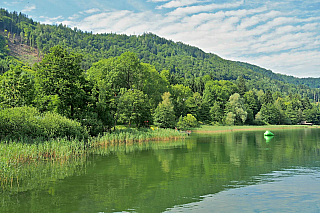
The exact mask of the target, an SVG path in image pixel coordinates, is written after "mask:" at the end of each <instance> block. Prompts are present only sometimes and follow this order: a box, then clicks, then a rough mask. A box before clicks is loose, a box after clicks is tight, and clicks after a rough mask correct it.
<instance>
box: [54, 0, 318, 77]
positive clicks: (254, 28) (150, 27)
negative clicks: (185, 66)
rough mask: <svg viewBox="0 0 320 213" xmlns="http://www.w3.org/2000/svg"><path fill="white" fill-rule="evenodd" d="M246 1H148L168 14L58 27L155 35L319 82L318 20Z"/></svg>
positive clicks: (86, 16) (99, 14)
mask: <svg viewBox="0 0 320 213" xmlns="http://www.w3.org/2000/svg"><path fill="white" fill-rule="evenodd" d="M247 1H249V0H246V2H244V1H237V2H233V3H232V2H231V3H230V2H227V3H222V4H208V2H206V3H205V2H204V1H201V2H200V0H186V1H178V0H171V1H164V0H163V1H162V0H150V2H154V3H159V2H166V3H165V4H163V5H162V6H161V8H166V9H168V10H169V12H166V13H161V12H159V13H157V11H159V10H150V11H143V12H133V11H130V10H113V11H98V10H94V9H92V10H91V11H90V12H92V13H90V12H88V13H82V14H76V15H75V16H70V17H69V18H68V19H67V20H63V21H60V19H59V20H57V21H60V22H62V23H63V24H66V25H68V26H70V27H74V26H76V27H78V28H79V29H82V30H84V31H93V32H94V33H104V32H111V31H112V32H116V33H120V34H121V33H125V34H128V35H130V34H142V33H144V32H153V33H156V34H158V35H160V36H163V37H166V38H168V39H172V40H174V41H182V42H184V43H187V44H191V45H194V46H197V47H200V48H201V49H203V50H204V51H206V52H213V53H216V54H218V55H220V56H222V57H223V58H227V59H231V60H241V61H246V62H249V63H254V64H257V65H260V66H263V67H265V68H268V69H272V70H274V71H276V72H282V73H285V74H291V75H296V76H302V75H305V74H308V76H314V77H320V72H319V67H320V64H319V63H320V30H319V29H320V14H319V15H313V16H309V15H308V13H307V12H305V11H303V10H300V8H295V9H294V10H291V11H290V12H288V11H287V10H286V9H282V7H284V6H285V4H284V5H283V4H278V3H272V1H268V2H267V3H263V2H262V1H261V2H260V3H259V4H255V3H254V2H253V1H252V4H250V7H248V6H246V4H247ZM192 4H195V5H192ZM88 11H89V10H88ZM164 11H167V10H164ZM56 18H59V17H56ZM48 21H54V20H53V19H51V20H48ZM302 70H303V72H302ZM307 71H308V72H307ZM295 72H297V73H295Z"/></svg>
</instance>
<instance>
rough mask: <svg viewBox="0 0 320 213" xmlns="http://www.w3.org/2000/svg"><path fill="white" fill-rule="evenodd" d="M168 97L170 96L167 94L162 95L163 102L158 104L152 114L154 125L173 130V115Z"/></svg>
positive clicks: (172, 108)
mask: <svg viewBox="0 0 320 213" xmlns="http://www.w3.org/2000/svg"><path fill="white" fill-rule="evenodd" d="M170 96H171V94H170V93H169V92H165V93H164V94H163V95H162V100H163V101H162V102H161V103H159V105H158V107H157V108H156V110H155V112H154V114H153V121H154V124H155V125H156V126H158V127H163V128H173V127H174V126H175V123H176V120H175V113H174V107H173V104H172V102H171V100H170Z"/></svg>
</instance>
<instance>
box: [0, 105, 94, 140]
mask: <svg viewBox="0 0 320 213" xmlns="http://www.w3.org/2000/svg"><path fill="white" fill-rule="evenodd" d="M4 137H6V138H14V139H18V138H25V137H27V138H38V137H43V138H58V137H68V138H87V137H88V132H87V131H86V129H85V128H83V127H82V126H81V124H80V123H79V122H76V121H74V120H70V119H68V118H66V117H64V116H62V115H59V114H57V113H53V112H45V113H40V112H39V111H38V110H37V109H36V108H33V107H15V108H8V109H2V110H0V138H4Z"/></svg>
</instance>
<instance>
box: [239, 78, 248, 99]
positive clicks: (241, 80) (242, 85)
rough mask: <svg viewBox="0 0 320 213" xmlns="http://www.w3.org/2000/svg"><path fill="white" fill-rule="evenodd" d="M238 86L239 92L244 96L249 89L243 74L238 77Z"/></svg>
mask: <svg viewBox="0 0 320 213" xmlns="http://www.w3.org/2000/svg"><path fill="white" fill-rule="evenodd" d="M237 87H238V91H239V94H240V95H241V97H242V96H243V95H244V94H245V93H246V91H247V86H246V82H245V80H244V78H243V76H240V77H238V79H237Z"/></svg>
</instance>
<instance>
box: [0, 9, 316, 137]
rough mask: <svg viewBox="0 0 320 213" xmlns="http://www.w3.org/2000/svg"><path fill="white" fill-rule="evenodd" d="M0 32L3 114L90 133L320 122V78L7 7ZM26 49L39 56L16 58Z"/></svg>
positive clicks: (0, 17) (0, 19)
mask: <svg viewBox="0 0 320 213" xmlns="http://www.w3.org/2000/svg"><path fill="white" fill-rule="evenodd" d="M0 32H1V33H0V74H1V75H0V85H1V87H0V109H1V110H4V109H8V108H14V107H25V106H28V107H34V108H35V109H36V110H38V111H39V112H41V113H43V112H54V113H58V114H60V115H63V116H65V117H67V118H70V119H72V120H77V121H79V122H80V123H81V124H82V125H83V126H86V127H87V128H88V129H89V131H90V133H91V135H97V134H99V133H101V132H103V131H106V130H110V129H112V128H113V127H115V126H116V125H117V124H128V125H134V126H137V127H143V126H149V125H151V124H154V125H156V126H159V127H169V128H174V127H175V126H178V127H179V128H182V129H186V128H189V127H191V126H196V125H197V124H198V122H200V123H206V124H219V125H220V124H226V125H243V124H250V125H254V124H297V123H299V122H301V121H304V120H306V121H309V122H313V123H320V110H319V107H318V105H317V102H318V99H319V89H317V88H318V87H320V79H318V78H306V79H301V78H295V77H292V76H285V75H280V74H275V73H273V72H271V71H269V70H265V69H263V68H260V67H257V66H254V65H250V64H247V63H242V62H234V61H229V60H225V59H222V58H220V57H219V56H217V55H215V54H212V53H205V52H203V51H202V50H200V49H199V48H196V47H192V46H189V45H185V44H183V43H181V42H173V41H170V40H167V39H164V38H160V37H158V36H157V35H154V34H152V33H145V34H143V35H139V36H135V35H131V36H128V35H117V34H113V33H109V34H93V33H92V32H83V31H81V30H79V29H77V28H74V29H70V28H68V27H67V26H63V25H61V24H60V25H58V26H57V25H55V26H53V25H44V24H41V23H38V22H35V21H33V20H32V19H30V18H28V17H27V16H26V15H24V14H21V13H17V12H8V11H6V10H4V9H1V10H0ZM23 45H24V46H27V47H28V48H29V49H30V51H31V52H37V55H36V56H33V58H32V57H30V58H31V59H30V58H29V60H24V59H22V58H19V56H17V55H14V54H13V49H12V48H14V47H15V46H23ZM11 47H12V48H11ZM34 62H36V63H34Z"/></svg>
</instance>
